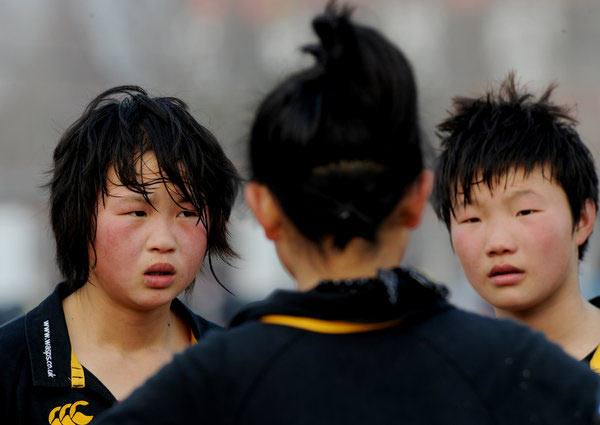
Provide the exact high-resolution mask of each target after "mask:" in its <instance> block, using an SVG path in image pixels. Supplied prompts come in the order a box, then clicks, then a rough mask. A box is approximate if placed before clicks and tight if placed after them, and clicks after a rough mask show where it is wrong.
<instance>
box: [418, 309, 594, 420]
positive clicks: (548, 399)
mask: <svg viewBox="0 0 600 425" xmlns="http://www.w3.org/2000/svg"><path fill="white" fill-rule="evenodd" d="M419 337H420V338H423V339H425V340H426V341H427V342H428V344H430V345H431V347H432V349H434V350H436V351H438V352H439V353H440V355H441V356H442V357H443V358H445V359H446V361H447V364H448V365H449V367H453V368H455V369H456V370H457V371H458V373H459V374H460V375H461V376H463V379H464V380H465V381H467V382H469V383H470V385H471V386H472V387H473V389H474V390H475V391H476V393H478V394H479V395H480V397H481V400H482V403H483V404H484V405H486V406H488V408H489V409H490V411H494V412H495V414H496V415H497V416H498V418H499V419H502V420H503V421H505V420H507V419H506V418H511V420H515V421H516V422H513V423H518V422H519V420H521V419H522V418H523V417H524V416H523V415H524V414H529V415H530V416H531V417H532V418H536V420H538V421H540V422H541V423H579V422H578V421H579V420H581V418H582V417H587V418H588V419H589V418H590V415H591V414H592V412H593V411H594V410H595V407H596V405H597V394H598V384H599V380H598V377H597V376H596V375H595V374H594V373H592V372H591V371H590V370H589V368H588V367H587V366H586V365H585V364H583V363H581V362H578V361H577V360H575V359H573V358H571V357H570V356H568V355H567V354H566V353H565V352H564V351H563V350H562V349H561V348H560V347H559V346H557V345H556V344H554V343H551V342H549V341H548V340H547V339H546V338H545V337H544V336H543V335H542V334H541V333H537V332H533V331H532V330H531V329H529V328H527V327H525V326H524V325H521V324H518V323H515V322H512V321H508V320H500V319H494V318H488V317H482V316H479V315H476V314H472V313H468V312H465V311H462V310H459V309H455V308H453V309H449V310H447V311H446V312H444V313H443V314H440V315H438V316H437V317H435V318H433V319H432V320H430V321H429V323H427V324H425V325H424V326H423V327H422V329H419ZM499 400H501V402H499ZM519 411H520V412H521V413H518V412H519ZM565 412H566V413H565ZM519 418H521V419H519ZM561 420H562V421H563V422H561Z"/></svg>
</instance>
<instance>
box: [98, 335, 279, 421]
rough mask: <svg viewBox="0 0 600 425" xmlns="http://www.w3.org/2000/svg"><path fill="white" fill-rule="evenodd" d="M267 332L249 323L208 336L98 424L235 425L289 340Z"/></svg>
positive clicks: (176, 357)
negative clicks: (197, 424)
mask: <svg viewBox="0 0 600 425" xmlns="http://www.w3.org/2000/svg"><path fill="white" fill-rule="evenodd" d="M267 328H268V327H267V326H265V325H261V324H252V323H251V324H248V325H243V326H239V327H236V328H233V329H231V330H224V329H216V330H214V331H211V332H209V333H208V334H207V335H206V336H205V337H204V338H202V339H201V340H199V341H198V343H197V344H196V345H194V346H191V347H189V348H188V349H187V350H185V351H184V352H183V353H181V354H178V355H176V356H175V358H174V359H173V361H172V362H171V363H170V364H168V365H167V366H165V367H164V368H163V369H162V370H161V371H160V372H159V373H158V374H157V375H155V376H154V377H152V378H150V379H149V380H148V382H147V383H146V384H145V385H143V386H142V387H141V388H139V389H138V390H136V391H134V393H133V394H132V395H131V396H130V397H129V398H128V399H127V400H125V401H124V402H123V403H120V404H119V405H118V406H116V407H115V408H113V409H110V411H109V412H107V414H106V415H105V416H103V417H102V419H103V420H104V421H103V420H100V421H99V423H101V424H105V423H106V424H113V423H115V424H117V423H119V424H122V423H127V424H129V423H131V424H138V423H139V424H142V423H149V422H151V421H153V422H152V423H158V422H161V421H165V422H169V423H189V422H190V421H193V420H196V419H197V418H198V417H202V418H203V419H204V420H205V421H206V423H213V424H221V423H232V418H234V417H235V415H236V413H237V410H238V407H239V406H240V405H241V404H242V403H243V400H244V396H245V395H246V394H247V392H248V391H249V389H250V388H251V387H252V384H253V383H254V382H255V381H256V379H257V376H258V375H260V373H261V372H263V371H264V369H265V367H268V364H269V362H270V361H271V359H272V354H273V353H274V352H277V351H278V350H279V349H281V346H282V345H284V344H285V341H289V337H285V336H283V335H277V332H276V333H273V332H271V330H270V329H267ZM269 328H274V327H269ZM165 395H168V396H165ZM148 406H152V408H151V409H148ZM161 423H162V422H161Z"/></svg>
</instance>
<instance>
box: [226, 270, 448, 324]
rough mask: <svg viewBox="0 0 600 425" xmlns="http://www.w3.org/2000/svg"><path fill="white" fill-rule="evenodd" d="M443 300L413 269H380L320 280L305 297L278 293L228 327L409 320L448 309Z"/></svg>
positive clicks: (441, 293) (441, 289) (440, 288)
mask: <svg viewBox="0 0 600 425" xmlns="http://www.w3.org/2000/svg"><path fill="white" fill-rule="evenodd" d="M447 295H448V290H447V289H446V288H445V287H444V286H442V285H438V284H435V283H433V282H431V281H430V280H429V279H427V278H425V277H424V276H423V275H421V274H419V273H417V272H415V271H413V270H409V269H403V268H395V269H388V270H380V271H379V273H378V275H377V277H376V278H365V279H353V280H338V281H324V282H321V283H320V284H319V285H318V286H317V287H315V288H314V289H312V290H310V291H307V292H299V291H289V290H277V291H275V292H273V293H272V294H271V295H270V296H269V297H268V298H266V299H265V300H264V301H260V302H257V303H253V304H250V305H249V306H247V307H246V308H244V309H243V310H242V311H241V312H240V313H238V314H237V315H236V316H235V317H234V318H233V320H232V321H231V326H237V325H239V324H241V323H243V322H247V321H252V320H259V319H260V318H261V317H263V316H265V315H272V314H277V315H288V316H298V317H312V318H317V319H323V320H344V321H354V322H361V323H372V322H380V321H384V320H391V319H397V318H403V319H408V318H409V317H411V316H416V315H418V316H422V315H423V314H429V313H433V312H436V311H438V310H439V309H442V308H446V307H447V306H448V303H447V302H446V297H447Z"/></svg>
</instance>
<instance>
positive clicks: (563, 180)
mask: <svg viewBox="0 0 600 425" xmlns="http://www.w3.org/2000/svg"><path fill="white" fill-rule="evenodd" d="M555 88H556V85H555V84H551V85H550V86H549V87H548V88H547V89H546V90H545V91H544V93H543V94H542V95H541V96H540V97H539V98H538V99H537V100H536V99H534V96H533V94H531V93H528V92H526V91H525V90H524V89H522V88H519V87H517V84H516V82H515V75H514V73H512V72H511V73H509V75H508V77H507V78H506V79H505V80H504V82H503V83H502V84H501V85H500V88H499V90H498V91H497V92H495V91H493V90H492V91H490V92H488V93H487V94H486V95H484V96H483V97H479V98H467V97H457V98H455V99H454V100H453V110H452V111H451V112H450V116H449V117H448V118H447V119H446V120H445V121H443V122H442V123H441V124H439V125H438V130H439V132H438V136H439V137H440V139H441V148H442V152H441V154H440V156H439V158H438V159H437V163H436V170H435V171H436V176H435V183H434V189H433V196H432V200H433V205H434V209H435V211H436V214H437V216H438V218H440V220H443V221H444V223H445V224H446V227H447V228H448V229H450V219H451V215H453V214H454V208H455V206H456V205H457V202H459V195H460V196H462V195H463V194H464V197H461V198H460V199H462V202H463V203H464V205H467V204H468V203H470V202H471V185H472V184H473V182H474V181H475V179H478V183H485V184H487V185H488V187H489V188H490V189H491V188H492V187H493V186H494V185H496V184H498V183H499V182H500V180H501V179H502V178H504V177H506V176H508V175H509V174H510V173H511V172H514V171H516V170H521V169H522V170H523V171H524V172H525V174H526V175H527V174H528V173H530V172H531V171H533V170H534V169H535V168H537V167H541V169H542V171H546V170H547V171H549V173H550V175H549V176H548V177H549V178H550V179H552V180H553V181H555V182H556V183H558V184H559V185H560V186H561V187H562V188H563V189H564V191H565V193H566V195H567V199H568V201H569V207H570V209H571V215H572V217H573V226H575V225H576V223H577V222H578V221H579V217H580V214H581V211H582V209H583V207H584V206H585V202H586V200H588V199H589V200H591V201H592V202H593V203H594V205H595V206H596V209H597V208H598V176H597V175H596V169H595V166H594V159H593V157H592V154H591V153H590V151H589V150H588V148H587V147H586V146H585V145H584V144H583V142H582V141H581V139H580V138H579V135H578V134H577V131H575V125H576V124H577V122H576V120H575V119H574V118H573V117H571V115H570V113H569V110H568V109H567V108H565V107H563V106H559V105H555V104H554V103H552V102H551V101H550V97H551V94H552V92H553V90H554V89H555ZM587 243H588V241H586V242H585V243H584V244H583V245H581V246H580V247H579V259H582V258H583V255H584V253H585V250H586V248H587Z"/></svg>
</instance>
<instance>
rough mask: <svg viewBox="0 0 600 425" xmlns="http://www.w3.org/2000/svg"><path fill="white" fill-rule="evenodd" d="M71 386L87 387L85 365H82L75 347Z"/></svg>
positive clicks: (72, 353)
mask: <svg viewBox="0 0 600 425" xmlns="http://www.w3.org/2000/svg"><path fill="white" fill-rule="evenodd" d="M71 388H85V374H84V373H83V366H81V363H79V360H77V356H76V355H75V351H73V348H71Z"/></svg>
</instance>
